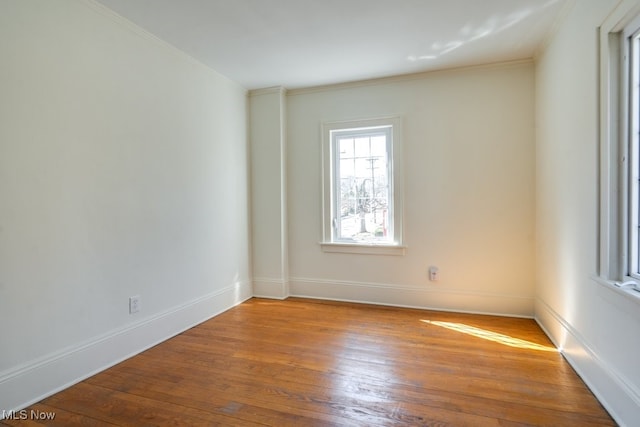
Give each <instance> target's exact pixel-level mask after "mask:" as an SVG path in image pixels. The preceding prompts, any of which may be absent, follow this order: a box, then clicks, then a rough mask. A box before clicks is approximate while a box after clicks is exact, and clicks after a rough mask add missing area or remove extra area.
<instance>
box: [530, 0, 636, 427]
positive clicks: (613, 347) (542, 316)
mask: <svg viewBox="0 0 640 427" xmlns="http://www.w3.org/2000/svg"><path fill="white" fill-rule="evenodd" d="M617 3H618V2H617V1H615V0H610V1H605V0H584V1H578V2H576V3H575V5H574V7H573V9H572V10H571V12H570V14H569V15H568V16H567V18H566V20H565V21H564V22H563V25H562V26H561V28H560V29H559V30H558V31H557V33H556V34H555V36H554V37H553V38H552V40H551V41H550V43H549V45H548V46H547V47H546V49H545V50H544V52H543V53H542V54H541V55H540V57H539V58H538V61H537V65H536V97H537V102H536V118H537V145H536V165H537V167H536V177H537V179H536V187H537V196H536V217H537V253H536V255H537V260H538V261H537V262H538V268H537V272H538V277H537V287H536V298H537V300H536V318H537V320H538V322H539V323H540V324H541V325H542V326H543V328H544V329H545V330H546V331H547V332H548V333H549V335H550V336H551V337H552V339H553V340H554V341H555V342H556V344H557V345H558V346H559V347H560V348H562V349H563V351H564V354H565V355H566V356H567V358H568V359H569V360H570V361H571V362H572V364H573V366H574V367H575V368H576V369H577V370H578V372H579V373H580V375H581V376H582V377H583V379H584V380H585V382H586V383H587V384H589V385H590V387H591V388H592V390H593V391H594V392H595V394H596V395H597V396H598V398H599V399H600V400H601V402H603V404H604V405H605V406H606V408H607V409H608V410H609V411H610V412H611V413H612V415H613V416H615V418H616V420H617V421H618V422H620V423H621V424H623V425H638V424H639V423H640V369H638V354H640V335H638V330H640V306H638V304H635V303H633V302H631V301H628V300H626V299H625V298H624V297H621V296H620V295H618V294H615V293H613V292H612V291H610V290H609V289H607V288H605V287H603V286H601V285H599V284H597V283H596V282H595V281H593V280H592V277H593V276H595V275H596V273H597V263H598V250H599V247H598V233H597V230H598V206H599V201H598V131H599V130H598V129H599V128H598V105H599V104H598V102H599V99H598V88H599V81H598V44H597V28H598V26H599V25H600V24H601V23H602V22H603V21H604V19H605V18H606V17H607V16H608V15H609V13H610V12H611V11H612V9H613V7H614V6H615V5H616V4H617Z"/></svg>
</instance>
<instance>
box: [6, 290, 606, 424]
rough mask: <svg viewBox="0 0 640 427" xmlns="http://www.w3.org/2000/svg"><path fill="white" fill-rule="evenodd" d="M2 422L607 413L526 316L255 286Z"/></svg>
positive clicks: (543, 417) (500, 418)
mask: <svg viewBox="0 0 640 427" xmlns="http://www.w3.org/2000/svg"><path fill="white" fill-rule="evenodd" d="M33 408H35V409H36V410H40V411H45V410H46V411H55V412H56V414H57V418H56V420H54V421H53V422H48V423H47V424H40V423H37V422H36V423H34V421H29V423H28V424H25V423H24V422H21V423H19V424H18V422H17V421H12V420H5V421H1V422H0V423H4V424H5V425H109V424H114V425H137V424H145V425H203V424H206V425H247V426H251V425H300V426H315V425H318V426H324V425H341V426H342V425H346V426H349V425H354V426H360V425H407V426H409V425H410V426H414V425H425V426H428V425H456V426H458V425H462V426H464V425H470V426H478V425H480V426H485V425H486V426H493V425H496V426H497V425H500V426H510V425H522V424H526V425H581V426H606V425H615V423H614V422H613V420H612V419H611V418H610V417H609V415H608V414H607V413H606V411H605V410H604V409H603V408H602V406H601V405H600V404H599V403H598V401H597V400H596V399H595V397H594V396H593V394H592V393H591V392H590V391H589V390H588V388H587V387H586V386H585V384H584V383H583V382H582V381H581V380H580V378H579V377H578V376H577V375H576V373H575V372H574V371H573V370H572V369H571V367H570V366H569V365H568V364H567V362H566V361H565V360H564V359H563V358H562V356H561V355H560V354H559V353H558V352H556V351H553V348H552V345H551V343H550V342H549V340H548V338H547V337H546V336H545V335H544V333H542V331H541V330H540V328H539V327H538V325H537V324H536V323H535V322H534V321H532V320H530V319H515V318H504V317H497V316H480V315H468V314H458V313H443V312H434V311H426V310H412V309H401V308H392V307H379V306H371V305H362V304H352V303H337V302H327V301H315V300H304V299H298V298H290V299H288V300H286V301H272V300H262V299H255V298H254V299H252V300H249V301H247V302H245V303H244V304H242V305H240V306H238V307H235V308H233V309H231V310H229V311H227V312H225V313H222V314H221V315H219V316H217V317H215V318H213V319H211V320H209V321H207V322H205V323H203V324H201V325H198V326H196V327H194V328H192V329H190V330H188V331H186V332H184V333H183V334H181V335H179V336H177V337H175V338H173V339H171V340H168V341H166V342H164V343H162V344H160V345H158V346H156V347H154V348H152V349H149V350H148V351H146V352H144V353H142V354H140V355H138V356H136V357H133V358H131V359H129V360H127V361H125V362H123V363H121V364H119V365H117V366H114V367H113V368H111V369H109V370H106V371H104V372H102V373H100V374H97V375H95V376H94V377H92V378H89V379H87V380H86V381H84V382H82V383H80V384H77V385H76V386H73V387H71V388H69V389H67V390H65V391H63V392H61V393H58V394H56V395H54V396H52V397H50V398H48V399H45V400H44V401H43V402H41V403H39V404H37V405H34V406H33Z"/></svg>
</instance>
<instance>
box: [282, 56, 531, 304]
mask: <svg viewBox="0 0 640 427" xmlns="http://www.w3.org/2000/svg"><path fill="white" fill-rule="evenodd" d="M287 111H288V114H287V129H288V133H287V146H288V149H287V159H288V163H287V167H288V171H287V174H288V180H287V188H288V200H289V203H288V206H289V208H288V216H289V253H290V257H289V266H290V270H289V271H290V286H291V293H292V294H293V295H301V296H312V297H319V298H330V299H342V300H353V301H364V302H373V303H383V304H395V305H403V306H415V307H430V308H438V309H445V310H460V311H469V312H483V313H499V314H509V315H520V316H532V315H533V295H534V289H533V287H534V256H533V255H534V240H533V239H534V212H535V210H534V131H533V117H534V73H533V64H532V63H529V62H518V63H511V64H500V65H494V66H487V67H478V68H472V69H463V70H452V71H445V72H436V73H430V74H424V75H419V76H411V77H405V78H395V79H388V80H382V81H376V82H364V83H359V84H346V85H341V86H334V87H325V88H317V89H309V90H297V91H291V92H289V93H288V96H287ZM389 115H401V116H402V117H403V134H404V140H403V152H404V168H403V170H401V171H400V172H401V173H403V174H404V182H405V195H404V200H405V241H406V244H407V246H408V248H407V251H406V254H405V255H404V256H381V255H354V254H342V253H340V254H337V253H325V252H323V251H322V249H321V247H320V245H319V244H318V243H319V242H320V240H321V236H322V225H321V214H322V209H321V201H322V196H321V157H320V156H321V142H320V126H321V123H322V122H324V121H340V120H349V119H362V118H376V117H381V116H389ZM430 265H436V266H438V267H439V269H440V274H441V277H440V280H439V281H438V282H435V283H434V282H429V281H428V275H427V269H428V267H429V266H430Z"/></svg>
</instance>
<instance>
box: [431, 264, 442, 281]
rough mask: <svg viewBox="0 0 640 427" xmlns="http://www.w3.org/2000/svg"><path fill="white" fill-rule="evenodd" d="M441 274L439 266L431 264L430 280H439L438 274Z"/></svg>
mask: <svg viewBox="0 0 640 427" xmlns="http://www.w3.org/2000/svg"><path fill="white" fill-rule="evenodd" d="M439 274H440V272H439V270H438V267H436V266H433V265H432V266H431V267H429V280H430V281H432V282H435V281H437V280H438V275H439Z"/></svg>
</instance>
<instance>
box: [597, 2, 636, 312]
mask: <svg viewBox="0 0 640 427" xmlns="http://www.w3.org/2000/svg"><path fill="white" fill-rule="evenodd" d="M631 4H632V3H630V2H623V3H622V4H621V6H624V7H625V8H626V10H622V9H620V8H618V9H617V10H616V13H613V14H612V15H611V16H610V17H609V18H608V19H607V21H605V23H603V25H602V27H601V28H600V44H601V58H600V72H601V73H600V74H601V80H600V95H601V96H600V99H601V112H600V123H601V127H600V128H601V135H600V199H601V200H600V259H599V261H600V265H599V274H598V277H597V281H598V282H599V283H601V284H604V285H606V286H608V287H610V288H611V289H616V290H617V291H619V292H621V293H623V294H625V295H627V296H630V297H632V298H633V299H634V300H636V302H640V15H638V12H640V10H638V7H637V6H634V7H629V6H628V5H631Z"/></svg>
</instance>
